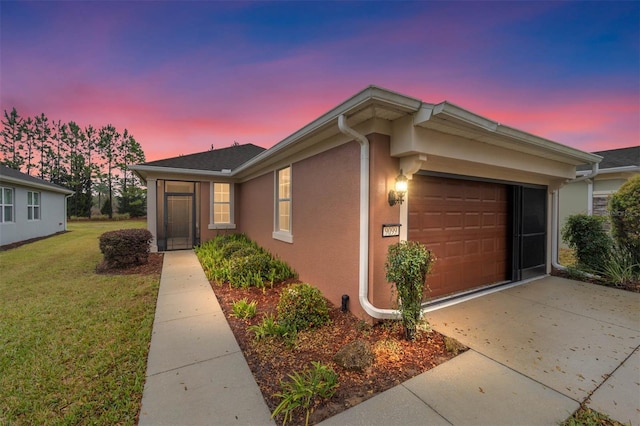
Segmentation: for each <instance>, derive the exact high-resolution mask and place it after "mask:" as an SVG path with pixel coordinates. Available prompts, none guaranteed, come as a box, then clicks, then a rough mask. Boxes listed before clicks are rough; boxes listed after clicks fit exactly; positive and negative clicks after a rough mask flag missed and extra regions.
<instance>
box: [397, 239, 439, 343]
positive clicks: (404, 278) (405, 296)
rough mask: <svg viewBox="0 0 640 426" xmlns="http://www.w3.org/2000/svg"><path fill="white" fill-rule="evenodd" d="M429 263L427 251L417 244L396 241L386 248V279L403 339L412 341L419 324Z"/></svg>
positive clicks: (429, 257)
mask: <svg viewBox="0 0 640 426" xmlns="http://www.w3.org/2000/svg"><path fill="white" fill-rule="evenodd" d="M433 262H434V257H433V254H432V253H431V251H429V250H428V249H427V247H426V246H425V245H424V244H421V243H419V242H417V241H400V242H399V243H397V244H393V245H391V246H389V250H388V253H387V261H386V262H385V269H386V271H387V274H386V277H387V281H389V282H392V283H394V284H395V289H396V291H395V293H396V302H397V304H398V310H399V311H400V314H401V316H402V324H403V326H404V329H405V337H406V338H407V340H414V339H415V333H416V329H417V327H418V325H419V324H420V322H421V321H422V298H423V297H424V290H425V287H426V279H427V274H428V273H429V272H431V267H432V265H433ZM426 288H428V287H426Z"/></svg>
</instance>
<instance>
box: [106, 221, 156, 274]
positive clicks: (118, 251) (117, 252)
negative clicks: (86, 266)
mask: <svg viewBox="0 0 640 426" xmlns="http://www.w3.org/2000/svg"><path fill="white" fill-rule="evenodd" d="M152 239H153V235H151V232H149V231H148V230H146V229H120V230H118V231H109V232H105V233H104V234H102V235H100V251H101V252H102V254H103V255H104V261H105V263H106V265H107V266H108V267H111V268H126V267H129V266H133V265H142V264H145V263H147V262H148V261H149V245H150V243H151V240H152Z"/></svg>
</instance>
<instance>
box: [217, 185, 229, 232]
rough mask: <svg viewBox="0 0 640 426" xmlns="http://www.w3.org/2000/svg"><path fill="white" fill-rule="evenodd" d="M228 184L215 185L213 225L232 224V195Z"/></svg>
mask: <svg viewBox="0 0 640 426" xmlns="http://www.w3.org/2000/svg"><path fill="white" fill-rule="evenodd" d="M229 186H230V185H229V184H228V183H214V184H213V223H231V196H230V195H231V194H230V188H229Z"/></svg>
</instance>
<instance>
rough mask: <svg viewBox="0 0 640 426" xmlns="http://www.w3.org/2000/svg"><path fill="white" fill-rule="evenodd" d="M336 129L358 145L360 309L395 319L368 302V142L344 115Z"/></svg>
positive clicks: (392, 312) (391, 313) (392, 313)
mask: <svg viewBox="0 0 640 426" xmlns="http://www.w3.org/2000/svg"><path fill="white" fill-rule="evenodd" d="M338 128H339V129H340V131H341V132H342V133H344V134H345V135H347V136H351V137H352V138H354V139H355V140H357V141H358V143H359V144H360V256H359V263H358V264H359V274H358V300H359V302H360V306H362V309H364V311H365V312H366V313H367V314H369V315H370V316H372V317H373V318H379V319H397V318H398V316H399V312H398V311H396V310H394V309H381V308H377V307H375V306H373V305H372V304H371V302H369V140H368V139H367V138H366V136H364V135H363V134H360V133H358V132H356V131H355V130H354V129H352V128H351V127H349V126H348V125H347V120H346V118H345V116H344V114H340V115H339V116H338Z"/></svg>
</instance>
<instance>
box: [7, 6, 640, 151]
mask: <svg viewBox="0 0 640 426" xmlns="http://www.w3.org/2000/svg"><path fill="white" fill-rule="evenodd" d="M0 16H1V23H0V24H1V26H0V28H1V34H0V35H1V45H0V47H1V53H0V55H1V65H0V71H1V74H0V84H1V90H0V106H1V108H2V110H8V111H10V110H11V108H13V107H15V108H16V109H17V110H18V113H19V114H20V115H21V116H23V117H26V116H33V115H37V114H40V113H44V114H45V115H46V116H47V117H49V118H50V119H51V120H62V121H71V120H73V121H76V122H77V123H78V124H80V125H81V126H86V125H89V124H91V125H93V126H94V127H102V126H104V125H106V124H113V125H114V126H116V128H117V129H118V130H120V131H122V130H124V129H125V128H126V129H128V130H129V132H130V133H132V134H133V135H134V136H135V138H136V140H137V141H138V142H140V144H141V145H142V147H143V149H144V151H145V154H146V158H147V161H153V160H158V159H161V158H167V157H172V156H176V155H180V154H188V153H193V152H201V151H206V150H208V149H209V148H210V147H211V146H212V145H213V146H214V147H216V148H222V147H226V146H229V145H231V144H232V143H234V142H239V143H254V144H256V145H260V146H263V147H265V148H269V147H271V146H273V145H274V144H275V143H277V142H279V141H280V140H282V139H284V138H285V137H286V136H288V135H289V134H291V133H294V132H295V131H296V130H298V129H299V128H301V127H303V126H304V125H306V124H307V123H309V122H311V121H313V120H314V119H315V118H317V117H319V116H320V115H322V114H323V113H324V112H326V111H327V110H329V109H331V108H333V107H334V106H336V105H337V104H339V103H341V102H342V101H344V100H346V99H347V98H349V97H351V96H352V95H354V94H355V93H357V92H359V91H360V90H362V89H364V88H365V87H367V86H368V85H370V84H375V85H378V86H382V87H384V88H387V89H390V90H393V91H397V92H400V93H403V94H406V95H409V96H412V97H415V98H418V99H421V100H423V101H425V102H430V103H438V102H441V101H443V100H447V101H449V102H452V103H454V104H456V105H459V106H461V107H463V108H465V109H468V110H471V111H473V112H475V113H477V114H480V115H483V116H485V117H487V118H490V119H493V120H496V121H499V122H501V123H503V124H506V125H509V126H512V127H515V128H518V129H520V130H524V131H527V132H530V133H534V134H536V135H539V136H542V137H544V138H548V139H551V140H553V141H556V142H560V143H563V144H566V145H569V146H571V147H574V148H578V149H582V150H585V151H600V150H605V149H611V148H621V147H628V146H635V145H638V144H639V143H640V50H639V40H640V2H636V1H631V2H615V1H614V2H556V1H553V2H544V1H535V2H527V1H522V2H479V1H478V2H455V1H454V2H384V1H382V2H366V1H362V2H274V3H271V2H246V3H242V2H208V1H200V2H177V1H166V2H142V1H130V2H103V1H91V2H89V1H86V2H80V1H60V2H58V1H48V2H31V1H23V2H4V1H3V2H1V3H0Z"/></svg>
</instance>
